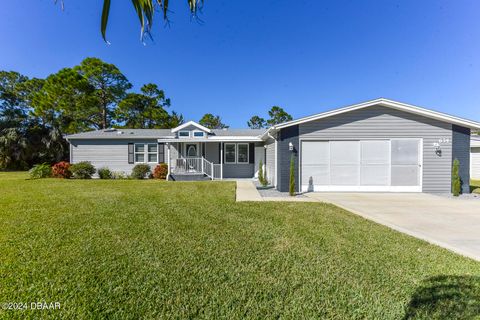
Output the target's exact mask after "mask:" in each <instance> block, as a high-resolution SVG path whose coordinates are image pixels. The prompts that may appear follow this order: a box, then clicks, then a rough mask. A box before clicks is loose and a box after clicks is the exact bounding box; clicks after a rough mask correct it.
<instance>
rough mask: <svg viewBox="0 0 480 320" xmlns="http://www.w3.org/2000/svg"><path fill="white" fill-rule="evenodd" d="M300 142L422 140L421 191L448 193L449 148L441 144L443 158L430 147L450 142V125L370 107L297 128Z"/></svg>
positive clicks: (449, 176)
mask: <svg viewBox="0 0 480 320" xmlns="http://www.w3.org/2000/svg"><path fill="white" fill-rule="evenodd" d="M299 127H300V128H299V134H300V139H310V140H315V139H318V140H349V139H350V140H358V139H388V138H422V139H423V168H422V171H423V177H422V180H423V183H422V184H423V191H424V192H432V193H448V192H450V184H451V164H452V144H451V143H441V149H442V154H441V155H440V156H438V155H437V154H436V153H435V148H434V147H433V143H435V142H438V141H439V139H441V138H446V139H449V140H450V141H451V140H452V125H451V124H449V123H445V122H442V121H438V120H434V119H430V118H427V117H423V116H419V115H415V114H411V113H407V112H404V111H399V110H395V109H391V108H386V107H382V106H372V107H369V108H365V109H360V110H355V111H351V112H347V113H344V114H339V115H336V116H332V117H328V118H325V119H319V120H315V121H310V122H307V123H303V124H300V125H299Z"/></svg>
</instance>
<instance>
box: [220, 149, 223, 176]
mask: <svg viewBox="0 0 480 320" xmlns="http://www.w3.org/2000/svg"><path fill="white" fill-rule="evenodd" d="M220 180H223V142H220Z"/></svg>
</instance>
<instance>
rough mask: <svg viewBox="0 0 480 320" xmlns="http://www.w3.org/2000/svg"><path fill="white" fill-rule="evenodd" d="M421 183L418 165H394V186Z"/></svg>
mask: <svg viewBox="0 0 480 320" xmlns="http://www.w3.org/2000/svg"><path fill="white" fill-rule="evenodd" d="M419 183H420V181H419V167H418V166H417V165H415V166H411V165H402V166H398V165H396V166H392V186H418V185H419Z"/></svg>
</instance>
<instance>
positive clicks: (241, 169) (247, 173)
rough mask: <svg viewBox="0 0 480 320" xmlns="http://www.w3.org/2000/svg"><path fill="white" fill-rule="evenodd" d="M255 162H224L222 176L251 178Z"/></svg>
mask: <svg viewBox="0 0 480 320" xmlns="http://www.w3.org/2000/svg"><path fill="white" fill-rule="evenodd" d="M254 170H255V164H253V163H245V164H224V165H223V177H224V178H253V175H254V173H255V172H254Z"/></svg>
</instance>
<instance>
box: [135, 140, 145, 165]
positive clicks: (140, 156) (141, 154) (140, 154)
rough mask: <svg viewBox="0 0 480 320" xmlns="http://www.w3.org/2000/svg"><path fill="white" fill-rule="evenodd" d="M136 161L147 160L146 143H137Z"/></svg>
mask: <svg viewBox="0 0 480 320" xmlns="http://www.w3.org/2000/svg"><path fill="white" fill-rule="evenodd" d="M135 162H145V145H144V144H143V143H141V144H140V143H135Z"/></svg>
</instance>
